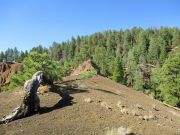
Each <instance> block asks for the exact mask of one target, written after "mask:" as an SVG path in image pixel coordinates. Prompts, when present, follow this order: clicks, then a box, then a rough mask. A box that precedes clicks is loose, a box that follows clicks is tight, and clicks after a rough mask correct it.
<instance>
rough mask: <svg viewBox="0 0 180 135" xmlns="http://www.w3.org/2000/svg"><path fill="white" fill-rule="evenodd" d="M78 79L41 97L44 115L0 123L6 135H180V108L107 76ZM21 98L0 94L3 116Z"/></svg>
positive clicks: (0, 131)
mask: <svg viewBox="0 0 180 135" xmlns="http://www.w3.org/2000/svg"><path fill="white" fill-rule="evenodd" d="M78 78H79V76H70V77H66V78H64V81H63V82H61V83H57V84H56V85H55V86H54V87H52V88H51V90H50V91H51V92H47V93H44V94H41V95H40V99H41V106H42V109H41V113H40V114H36V115H33V116H31V117H27V118H23V119H20V120H16V121H13V122H11V123H9V124H6V125H0V135H15V134H18V135H24V134H26V135H32V134H33V135H39V134H41V135H45V134H52V135H69V134H72V135H95V134H97V135H105V134H106V133H107V132H108V131H111V129H114V128H118V127H128V128H131V129H132V131H133V132H134V133H136V134H138V135H179V134H180V130H179V129H178V128H179V127H180V111H179V110H176V109H175V108H172V107H168V106H165V105H164V104H162V103H160V102H159V101H156V100H154V99H151V98H150V97H148V96H146V95H144V94H143V93H140V92H138V91H134V90H132V89H130V88H127V87H126V86H123V85H120V84H117V83H115V82H113V81H111V80H110V79H107V78H104V77H101V76H94V77H92V78H90V79H86V80H80V79H78ZM60 95H61V96H62V97H63V98H62V97H61V96H60ZM21 100H22V91H21V90H14V91H8V92H3V93H0V110H1V111H0V117H2V116H3V115H5V114H7V113H8V112H10V111H11V110H12V109H13V108H15V107H16V106H18V105H19V104H20V102H21Z"/></svg>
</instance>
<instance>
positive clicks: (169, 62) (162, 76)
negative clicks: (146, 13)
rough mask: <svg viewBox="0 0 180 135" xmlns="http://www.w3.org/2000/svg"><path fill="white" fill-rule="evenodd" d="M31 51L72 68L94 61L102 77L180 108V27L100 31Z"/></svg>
mask: <svg viewBox="0 0 180 135" xmlns="http://www.w3.org/2000/svg"><path fill="white" fill-rule="evenodd" d="M31 51H37V52H39V53H44V52H47V53H48V55H49V58H50V59H51V60H54V61H59V62H60V63H61V65H64V67H67V68H68V69H72V67H76V66H78V65H79V64H80V63H82V62H83V61H85V60H87V59H89V58H91V59H92V60H93V62H94V63H95V64H96V65H97V67H98V68H99V69H100V74H101V75H103V76H106V77H109V78H111V79H113V80H115V81H117V82H119V83H122V84H125V85H127V86H129V87H133V88H134V89H136V90H141V91H143V92H144V93H147V94H151V95H152V96H154V97H155V98H157V99H159V100H161V101H165V102H167V103H169V104H171V105H173V106H178V107H179V106H180V29H179V28H169V27H162V28H159V29H156V28H149V29H142V28H137V27H134V28H132V29H126V30H120V31H105V32H102V33H101V32H98V33H94V34H92V35H89V36H81V37H80V36H78V37H76V38H74V37H73V38H72V39H71V40H69V41H67V42H63V43H56V42H54V43H53V44H52V46H51V47H49V48H48V49H46V48H43V47H42V46H38V47H34V48H32V50H31ZM3 55H5V54H3ZM1 56H2V53H1ZM24 57H26V56H24ZM21 59H22V58H21ZM70 67H71V68H70Z"/></svg>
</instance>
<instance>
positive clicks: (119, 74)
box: [112, 57, 124, 84]
mask: <svg viewBox="0 0 180 135" xmlns="http://www.w3.org/2000/svg"><path fill="white" fill-rule="evenodd" d="M112 79H113V80H114V81H116V82H120V83H122V84H124V69H123V66H122V61H121V58H119V57H117V58H116V60H115V67H114V71H113V76H112Z"/></svg>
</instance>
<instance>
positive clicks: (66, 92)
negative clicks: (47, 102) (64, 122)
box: [40, 85, 88, 114]
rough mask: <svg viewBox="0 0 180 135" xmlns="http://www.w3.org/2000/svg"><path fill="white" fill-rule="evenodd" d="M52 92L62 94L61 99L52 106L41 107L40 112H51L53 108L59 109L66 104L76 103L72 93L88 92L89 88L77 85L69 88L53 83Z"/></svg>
mask: <svg viewBox="0 0 180 135" xmlns="http://www.w3.org/2000/svg"><path fill="white" fill-rule="evenodd" d="M50 91H51V92H54V93H57V94H59V96H60V100H59V101H58V102H57V103H56V104H55V105H53V106H51V107H41V109H40V114H44V113H49V112H51V111H53V110H57V109H60V108H63V107H66V106H71V105H73V104H75V102H73V99H74V98H73V97H72V96H70V94H74V93H83V92H88V91H87V90H82V89H78V88H76V87H73V86H72V87H68V89H62V88H60V86H58V85H53V86H52V87H51V88H50Z"/></svg>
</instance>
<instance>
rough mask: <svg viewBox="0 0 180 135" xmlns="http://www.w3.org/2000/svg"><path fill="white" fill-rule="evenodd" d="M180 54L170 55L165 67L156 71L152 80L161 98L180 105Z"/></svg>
mask: <svg viewBox="0 0 180 135" xmlns="http://www.w3.org/2000/svg"><path fill="white" fill-rule="evenodd" d="M179 69H180V54H179V53H176V54H174V55H172V56H170V57H169V58H168V59H167V60H166V61H165V63H164V65H163V67H162V68H161V69H160V70H158V71H156V72H154V73H153V75H152V81H153V83H155V84H156V87H155V88H156V91H157V92H158V94H159V95H158V96H157V95H156V97H161V100H163V101H165V102H167V103H169V104H171V105H173V106H178V107H180V70H179ZM156 94H157V93H156Z"/></svg>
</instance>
